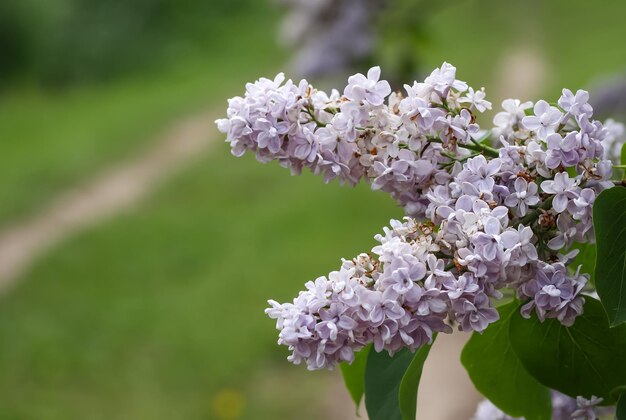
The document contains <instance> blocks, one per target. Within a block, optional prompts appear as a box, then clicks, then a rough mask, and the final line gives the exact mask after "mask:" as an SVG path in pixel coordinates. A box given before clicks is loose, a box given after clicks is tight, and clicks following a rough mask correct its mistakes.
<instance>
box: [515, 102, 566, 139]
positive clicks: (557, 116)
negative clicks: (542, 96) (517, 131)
mask: <svg viewBox="0 0 626 420" xmlns="http://www.w3.org/2000/svg"><path fill="white" fill-rule="evenodd" d="M533 110H534V111H535V115H529V116H526V117H524V118H523V119H522V124H523V125H524V127H525V128H526V129H527V130H531V131H536V132H537V137H538V138H539V139H540V140H545V139H546V138H547V137H548V135H549V134H552V133H554V132H555V131H556V128H557V127H558V126H559V123H560V122H561V118H563V114H562V113H561V111H559V109H558V108H556V107H554V106H550V104H549V103H547V102H546V101H544V100H540V101H537V103H536V104H535V106H534V108H533Z"/></svg>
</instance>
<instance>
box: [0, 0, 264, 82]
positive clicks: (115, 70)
mask: <svg viewBox="0 0 626 420" xmlns="http://www.w3.org/2000/svg"><path fill="white" fill-rule="evenodd" d="M244 10H245V15H248V14H250V15H256V16H264V15H265V16H266V15H267V11H268V8H267V5H266V4H265V3H264V2H258V1H252V0H229V1H202V0H133V1H127V0H109V1H100V0H58V1H55V2H54V4H50V3H49V2H47V1H46V0H20V1H13V0H9V1H4V2H0V47H1V48H2V51H3V63H2V66H0V76H1V78H2V81H3V83H6V82H7V79H8V80H11V79H14V78H24V77H26V78H32V79H34V80H37V81H41V82H43V83H45V84H48V85H55V86H56V85H66V84H73V83H78V82H93V81H100V80H103V79H109V78H111V77H114V76H119V75H121V74H125V73H128V72H130V71H133V72H137V71H141V70H145V69H146V68H151V67H152V68H153V67H157V66H164V65H169V63H170V62H171V61H172V60H174V61H175V60H176V59H178V58H180V56H181V55H185V54H189V53H191V52H195V53H197V52H201V53H204V54H209V55H210V54H211V48H212V47H215V46H216V44H218V43H220V42H222V36H223V33H224V32H227V31H229V27H228V26H229V23H230V22H232V21H233V19H232V17H233V16H237V15H241V14H242V11H244Z"/></svg>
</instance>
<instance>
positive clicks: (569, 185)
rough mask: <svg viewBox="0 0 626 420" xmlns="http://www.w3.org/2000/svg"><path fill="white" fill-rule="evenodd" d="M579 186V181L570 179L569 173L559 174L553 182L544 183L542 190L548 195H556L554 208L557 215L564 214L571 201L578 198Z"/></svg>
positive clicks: (553, 202)
mask: <svg viewBox="0 0 626 420" xmlns="http://www.w3.org/2000/svg"><path fill="white" fill-rule="evenodd" d="M577 185H578V182H577V180H576V179H572V178H570V177H569V175H568V173H567V172H559V173H557V174H556V175H555V176H554V180H553V181H552V180H547V181H543V182H542V183H541V189H542V190H543V191H544V192H546V193H548V194H554V199H553V201H552V208H553V209H554V211H556V212H557V213H562V212H564V211H565V209H566V208H567V204H568V201H569V199H573V198H576V197H578V194H577V192H576V190H575V189H576V188H577Z"/></svg>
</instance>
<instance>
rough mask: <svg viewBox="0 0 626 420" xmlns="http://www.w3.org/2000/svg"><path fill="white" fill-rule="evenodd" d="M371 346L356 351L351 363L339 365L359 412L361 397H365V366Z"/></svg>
mask: <svg viewBox="0 0 626 420" xmlns="http://www.w3.org/2000/svg"><path fill="white" fill-rule="evenodd" d="M370 348H371V346H367V347H364V348H363V349H362V350H361V351H359V352H358V353H356V354H355V355H354V361H353V362H352V364H351V365H349V364H347V363H342V364H341V365H339V367H340V368H341V374H342V375H343V381H344V383H345V384H346V388H348V392H349V393H350V396H351V397H352V400H353V401H354V404H356V410H357V414H358V411H359V405H360V404H361V399H362V398H363V392H365V366H366V364H367V355H368V354H369V352H370Z"/></svg>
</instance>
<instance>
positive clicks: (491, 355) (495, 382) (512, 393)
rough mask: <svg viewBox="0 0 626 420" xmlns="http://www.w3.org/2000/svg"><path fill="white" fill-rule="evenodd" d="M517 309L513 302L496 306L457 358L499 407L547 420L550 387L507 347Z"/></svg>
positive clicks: (478, 387) (509, 344) (476, 383)
mask: <svg viewBox="0 0 626 420" xmlns="http://www.w3.org/2000/svg"><path fill="white" fill-rule="evenodd" d="M518 311H519V305H518V304H517V302H511V303H508V304H506V305H504V306H501V307H500V308H498V312H499V313H500V319H499V320H498V321H497V322H495V323H493V324H492V325H490V326H489V328H487V330H485V332H484V333H482V334H479V333H474V334H472V338H470V340H469V341H468V342H467V344H466V345H465V347H464V348H463V352H462V353H461V362H462V363H463V366H465V369H467V372H468V373H469V376H470V379H471V380H472V382H473V383H474V386H475V387H476V389H477V390H478V391H479V392H480V393H481V394H482V395H484V396H485V397H487V399H489V400H490V401H491V402H492V403H494V404H495V405H496V406H497V407H498V408H499V409H501V410H502V411H504V412H506V413H507V414H509V415H510V416H513V417H525V418H526V419H527V420H534V419H537V420H539V419H546V420H550V419H551V418H552V404H551V400H550V391H549V390H548V388H546V387H545V386H543V385H542V384H540V383H539V382H538V381H537V380H536V379H535V378H533V377H532V376H531V375H530V374H529V373H528V372H527V371H526V369H524V367H523V366H522V362H521V361H520V360H519V359H518V357H517V355H516V354H515V352H514V351H513V349H512V348H511V343H510V340H509V324H510V321H511V317H512V315H513V314H514V313H516V312H518Z"/></svg>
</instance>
